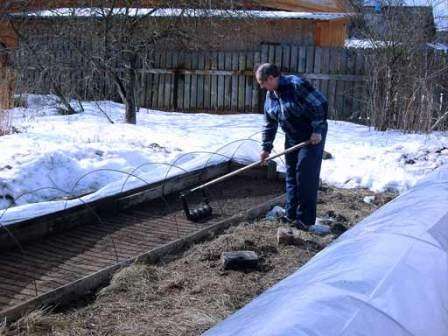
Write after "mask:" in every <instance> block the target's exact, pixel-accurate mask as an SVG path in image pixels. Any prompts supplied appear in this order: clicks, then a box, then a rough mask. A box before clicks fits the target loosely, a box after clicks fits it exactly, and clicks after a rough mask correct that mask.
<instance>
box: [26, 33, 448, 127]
mask: <svg viewBox="0 0 448 336" xmlns="http://www.w3.org/2000/svg"><path fill="white" fill-rule="evenodd" d="M64 43H65V42H64ZM80 43H81V44H82V46H81V47H80V46H75V47H78V48H82V49H83V50H93V52H94V53H95V52H96V51H95V49H94V48H95V45H94V44H92V45H91V44H89V43H88V41H85V40H82V41H81V42H80ZM38 45H40V46H41V45H45V46H47V48H46V49H45V50H49V49H50V50H54V51H55V53H56V56H54V57H55V62H51V61H48V62H47V64H63V65H64V68H57V67H55V69H54V70H50V71H55V72H56V73H53V74H51V73H48V72H45V71H44V72H43V71H41V70H39V68H38V67H37V66H35V65H33V62H34V59H35V57H33V55H28V57H25V58H22V59H20V58H19V69H20V90H21V91H25V92H39V93H48V92H49V91H50V88H51V85H52V83H53V82H54V81H55V80H56V81H58V83H60V85H61V86H62V87H63V90H64V92H70V93H73V94H74V95H75V96H76V97H77V98H81V99H111V100H117V101H119V100H120V98H119V96H118V93H117V89H116V87H115V85H114V83H113V82H112V81H110V80H109V79H108V77H106V76H104V75H100V74H98V72H92V71H91V70H89V67H88V65H87V64H85V63H83V62H86V61H85V60H83V58H82V57H80V53H79V52H76V51H74V49H75V47H74V46H73V45H64V44H61V43H60V42H58V41H55V40H53V39H48V41H43V40H42V41H40V40H39V43H38ZM369 52H371V51H368V50H367V51H365V50H363V49H345V48H318V47H310V46H298V45H285V44H279V45H272V44H263V45H261V46H260V47H259V50H252V51H246V52H232V51H227V52H162V53H156V54H155V55H154V57H153V61H152V62H151V63H150V66H149V65H147V66H139V67H138V71H137V72H138V76H137V78H138V81H139V85H137V88H138V92H137V94H138V97H139V105H140V106H142V107H147V108H152V109H160V110H167V111H183V112H211V113H261V112H262V111H263V103H264V97H265V92H264V91H263V90H261V89H260V88H259V86H258V84H257V83H256V80H255V78H254V73H253V72H254V67H255V66H256V65H257V64H260V63H264V62H272V63H275V64H277V65H278V66H279V67H280V68H281V69H282V71H283V73H286V74H300V75H302V76H303V77H305V78H307V79H308V80H310V81H311V82H312V83H313V84H314V85H315V86H316V87H317V88H318V89H319V90H320V91H322V92H323V94H324V95H325V96H326V97H327V98H328V101H329V118H331V119H336V120H347V121H354V122H368V113H369V112H368V108H367V104H368V102H369V99H368V95H369V92H368V85H367V84H369V83H367V81H366V79H367V77H368V76H367V73H368V70H369V69H368V65H367V63H368V62H367V61H366V60H367V59H369V55H368V53H369ZM25 54H26V52H25ZM45 55H46V54H44V56H45ZM441 58H443V60H444V62H445V63H446V61H447V57H446V55H441ZM61 60H63V61H61ZM439 61H440V60H437V62H439ZM44 63H45V60H44ZM51 68H52V67H50V69H51ZM444 82H445V80H444ZM436 91H437V92H436ZM439 91H440V92H439ZM434 95H435V97H436V99H439V97H442V98H443V101H441V103H440V111H441V112H442V111H444V108H446V106H447V97H448V92H447V85H445V84H442V85H438V88H437V89H436V90H435V91H434ZM370 103H371V102H370ZM442 107H443V109H442Z"/></svg>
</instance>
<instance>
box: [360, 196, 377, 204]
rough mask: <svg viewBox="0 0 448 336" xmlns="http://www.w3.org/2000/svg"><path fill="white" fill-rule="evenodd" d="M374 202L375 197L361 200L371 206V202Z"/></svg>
mask: <svg viewBox="0 0 448 336" xmlns="http://www.w3.org/2000/svg"><path fill="white" fill-rule="evenodd" d="M374 200H375V195H373V196H366V197H364V198H363V200H362V201H363V202H364V203H366V204H372V202H373V201H374Z"/></svg>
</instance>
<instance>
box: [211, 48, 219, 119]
mask: <svg viewBox="0 0 448 336" xmlns="http://www.w3.org/2000/svg"><path fill="white" fill-rule="evenodd" d="M210 69H211V70H218V53H217V52H213V53H212V60H211V66H210ZM210 85H211V87H210V108H211V109H212V110H213V111H216V110H217V109H218V76H217V75H214V76H211V84H210Z"/></svg>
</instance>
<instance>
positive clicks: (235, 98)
mask: <svg viewBox="0 0 448 336" xmlns="http://www.w3.org/2000/svg"><path fill="white" fill-rule="evenodd" d="M231 56H232V69H238V66H239V57H238V56H239V55H238V53H233V54H232V55H231ZM231 92H232V99H231V107H230V110H231V111H232V112H234V111H238V76H237V75H233V76H232V87H231Z"/></svg>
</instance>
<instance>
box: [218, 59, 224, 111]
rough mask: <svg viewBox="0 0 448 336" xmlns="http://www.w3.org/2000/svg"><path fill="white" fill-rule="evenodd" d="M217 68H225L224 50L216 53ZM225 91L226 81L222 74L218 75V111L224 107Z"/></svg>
mask: <svg viewBox="0 0 448 336" xmlns="http://www.w3.org/2000/svg"><path fill="white" fill-rule="evenodd" d="M218 69H219V70H225V69H226V54H225V53H224V52H220V53H219V54H218ZM225 92H226V81H225V77H224V76H219V77H218V92H217V94H216V95H217V101H218V109H219V110H220V111H222V110H224V108H225Z"/></svg>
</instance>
